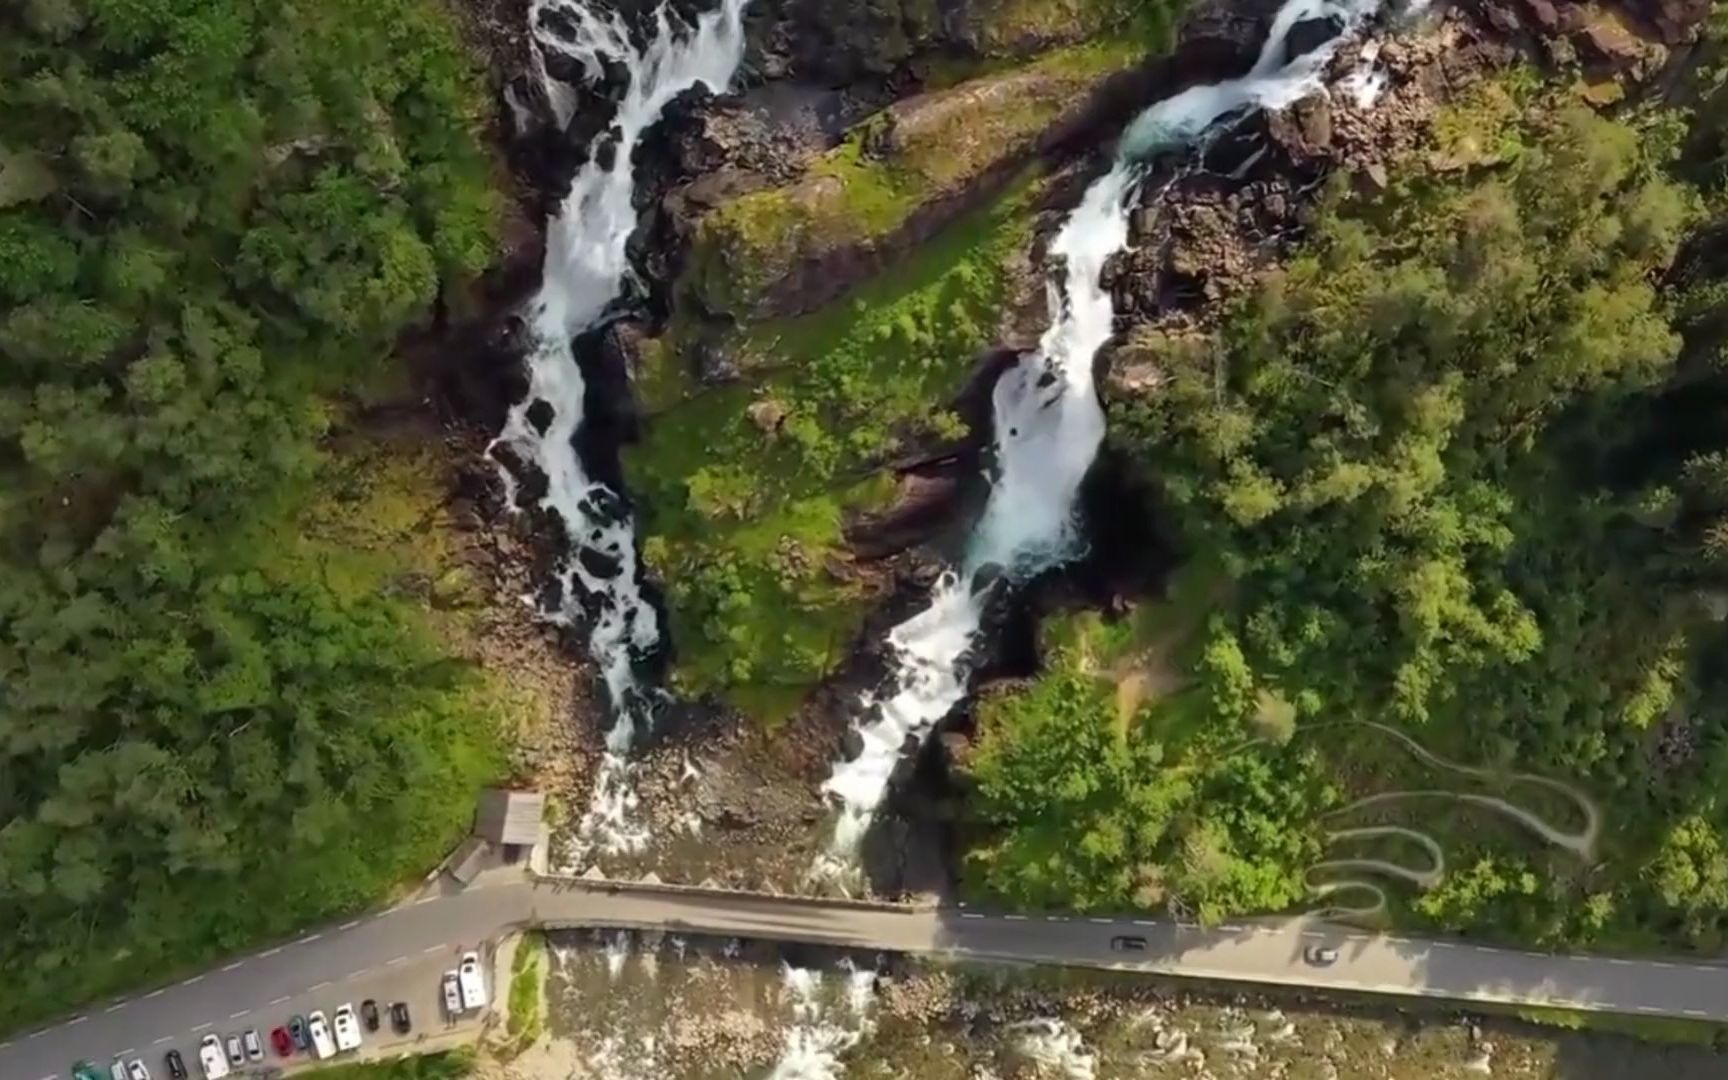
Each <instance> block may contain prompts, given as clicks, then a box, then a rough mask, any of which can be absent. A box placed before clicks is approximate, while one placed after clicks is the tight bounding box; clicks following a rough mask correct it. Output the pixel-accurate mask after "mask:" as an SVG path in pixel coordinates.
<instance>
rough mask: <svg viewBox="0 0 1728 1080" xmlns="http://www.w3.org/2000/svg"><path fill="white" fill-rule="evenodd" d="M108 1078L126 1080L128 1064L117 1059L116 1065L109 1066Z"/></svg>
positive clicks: (110, 1079)
mask: <svg viewBox="0 0 1728 1080" xmlns="http://www.w3.org/2000/svg"><path fill="white" fill-rule="evenodd" d="M108 1077H109V1080H126V1063H125V1062H124V1061H121V1060H120V1059H119V1058H115V1059H114V1063H113V1064H112V1065H109V1066H108Z"/></svg>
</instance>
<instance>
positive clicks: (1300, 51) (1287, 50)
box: [1284, 15, 1344, 63]
mask: <svg viewBox="0 0 1728 1080" xmlns="http://www.w3.org/2000/svg"><path fill="white" fill-rule="evenodd" d="M1343 32H1344V20H1343V19H1341V18H1339V17H1338V16H1336V15H1324V16H1321V17H1319V18H1315V19H1302V20H1300V21H1298V22H1297V23H1296V25H1294V26H1292V27H1291V28H1290V33H1289V34H1287V35H1286V36H1285V38H1284V62H1285V63H1289V62H1290V61H1292V60H1294V59H1296V58H1297V57H1298V56H1307V55H1308V54H1309V53H1311V52H1313V51H1314V50H1315V49H1318V48H1319V47H1320V46H1322V45H1324V44H1326V43H1327V42H1328V41H1331V40H1332V39H1333V38H1335V37H1337V36H1338V35H1339V34H1341V33H1343Z"/></svg>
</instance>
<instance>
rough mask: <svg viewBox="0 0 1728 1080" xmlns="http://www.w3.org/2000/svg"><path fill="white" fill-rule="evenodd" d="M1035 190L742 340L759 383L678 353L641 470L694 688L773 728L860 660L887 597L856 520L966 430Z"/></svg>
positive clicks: (663, 379)
mask: <svg viewBox="0 0 1728 1080" xmlns="http://www.w3.org/2000/svg"><path fill="white" fill-rule="evenodd" d="M1031 192H1032V183H1031V178H1030V177H1028V178H1026V179H1025V180H1023V181H1022V182H1020V183H1017V184H1015V185H1014V186H1012V187H1011V188H1010V189H1009V190H1008V191H1007V192H1006V193H1005V194H1004V195H1003V196H1001V197H1000V198H998V199H997V200H996V201H995V202H994V203H993V204H991V205H989V206H987V207H984V208H982V209H980V210H978V211H976V212H974V213H972V214H970V215H967V216H966V217H964V218H962V219H961V220H959V221H957V222H955V223H954V224H953V225H951V226H950V227H949V228H947V229H946V230H944V231H943V232H942V233H940V234H938V235H937V237H935V238H934V239H933V240H932V241H931V242H929V243H928V244H925V245H923V246H921V247H920V248H919V249H918V250H917V251H916V252H915V253H914V254H913V255H911V256H909V257H908V258H907V259H905V260H904V261H902V262H901V263H899V264H897V265H896V266H894V267H893V268H892V269H891V270H890V271H889V272H887V273H884V274H882V275H880V276H878V277H876V278H873V279H871V280H869V281H867V282H865V283H863V284H862V285H860V286H859V287H857V288H856V289H854V290H853V291H852V292H850V293H849V294H847V295H846V296H844V297H842V298H841V299H840V300H838V301H836V302H834V303H833V304H830V305H828V306H827V307H825V308H823V309H821V310H818V311H816V312H812V313H811V314H809V315H806V316H803V317H801V318H797V319H789V320H776V321H771V322H765V323H760V324H757V325H755V326H751V327H749V328H747V329H745V330H743V331H741V332H739V333H738V334H736V335H735V336H734V338H733V339H732V340H731V341H730V342H728V343H727V344H728V347H729V348H730V349H731V350H732V351H733V352H734V354H735V355H737V356H738V357H739V358H740V360H741V366H742V367H743V368H744V369H745V371H746V372H747V379H746V380H745V381H743V382H739V383H734V384H731V385H728V386H724V387H720V388H718V389H704V388H701V387H698V386H696V385H694V384H693V381H692V380H689V379H688V378H685V377H684V376H683V375H682V374H680V371H681V368H680V366H679V365H680V363H681V359H682V358H681V357H679V356H677V355H675V354H673V353H672V351H671V349H670V348H668V349H667V350H665V351H664V355H663V357H662V360H663V361H664V362H665V363H666V364H667V365H668V370H662V371H659V372H657V373H656V374H655V375H654V376H653V378H654V379H655V380H656V381H657V384H658V387H659V391H658V392H659V394H660V399H659V400H660V402H661V404H662V406H663V407H662V408H661V409H660V411H659V412H657V413H656V414H655V416H654V418H653V419H652V421H651V423H650V425H649V427H648V430H647V432H646V435H645V438H644V440H643V441H642V442H641V443H640V444H639V445H637V446H634V447H631V448H629V450H627V452H626V455H625V468H626V470H627V473H628V477H629V482H630V487H631V490H632V491H633V492H635V493H636V494H637V496H638V498H639V499H640V500H641V503H642V505H643V507H644V516H643V523H644V531H645V535H646V536H647V537H648V539H647V540H646V541H645V544H644V553H645V556H646V559H647V561H648V564H649V565H650V566H651V567H652V568H653V569H654V570H655V571H657V572H658V574H659V575H660V577H661V579H662V580H663V581H664V582H665V583H666V586H667V595H668V601H669V604H670V608H671V621H672V631H673V634H672V636H673V640H674V641H676V642H678V647H679V654H678V656H677V668H676V673H675V677H676V679H677V680H678V682H679V684H680V685H681V687H682V688H683V689H685V690H686V691H688V692H692V693H698V694H700V693H704V692H710V691H723V692H725V693H726V694H727V696H728V697H729V699H730V700H731V701H732V702H733V703H734V704H736V705H738V706H740V707H742V708H745V709H747V710H748V711H750V712H751V713H752V715H755V716H757V717H758V718H759V719H760V720H762V721H763V722H765V723H769V724H772V723H774V722H776V721H777V720H778V719H780V718H783V717H784V716H785V715H787V713H788V712H789V710H790V706H791V705H792V704H794V703H795V701H796V699H797V697H798V695H799V694H800V692H801V691H802V690H803V689H804V688H806V687H808V686H809V685H810V684H811V683H813V682H814V681H815V680H816V679H819V678H820V677H822V676H823V675H824V674H826V673H827V672H828V671H830V670H832V668H833V667H834V665H835V664H837V663H838V662H839V660H840V659H841V658H842V657H843V656H844V654H845V651H846V650H847V648H849V646H850V644H851V642H852V640H853V638H854V636H855V635H856V632H857V628H858V625H859V623H860V621H861V619H862V617H863V615H864V613H865V612H866V611H867V610H868V607H869V605H870V603H871V602H872V601H873V599H874V598H875V595H876V594H875V591H874V587H873V585H872V584H871V583H870V582H869V581H868V580H867V579H866V578H864V577H862V576H861V575H860V574H858V573H857V571H856V568H854V567H853V566H852V565H851V558H850V555H849V552H848V550H847V548H846V545H845V540H844V536H843V526H844V523H845V521H846V520H847V518H848V517H849V516H851V515H855V514H859V513H864V512H869V511H872V510H877V509H881V508H882V507H883V506H884V505H885V504H886V503H887V501H888V500H889V499H890V498H891V497H892V495H893V493H894V488H895V485H894V484H893V482H892V479H891V478H890V477H888V476H885V475H883V474H882V473H881V471H880V466H881V463H882V462H883V461H885V460H886V459H888V458H890V457H892V456H893V455H894V454H896V453H899V452H902V451H903V450H904V449H905V448H907V447H909V446H912V445H914V444H915V442H919V441H923V440H928V439H931V438H941V437H943V436H946V435H952V434H954V433H955V432H954V418H953V417H952V416H950V415H949V414H947V412H946V410H945V409H944V403H945V402H947V401H949V400H950V399H951V398H952V396H953V395H954V394H955V393H956V392H957V391H958V389H959V388H960V386H961V385H962V383H963V382H964V380H965V378H966V376H967V375H968V373H969V372H970V370H971V367H972V363H973V361H974V359H975V357H976V356H977V355H978V353H979V352H980V351H981V350H982V349H984V348H985V347H986V346H988V345H989V344H990V343H991V342H992V341H993V340H994V337H995V332H996V330H995V328H996V324H997V322H998V320H999V315H1000V309H1001V307H1002V304H1003V302H1004V300H1005V298H1006V295H1007V287H1008V281H1007V274H1006V271H1005V270H1004V269H1003V267H1004V265H1005V264H1006V263H1007V262H1008V261H1009V260H1010V259H1011V258H1012V257H1013V256H1014V255H1015V254H1016V253H1018V252H1019V251H1021V250H1023V248H1024V245H1025V244H1027V243H1028V242H1029V230H1030V226H1031V213H1030V205H1031ZM752 408H755V409H756V410H757V412H758V415H759V416H762V415H765V414H763V412H762V410H764V409H766V410H768V413H767V414H766V415H767V416H770V417H773V418H778V424H777V426H773V430H769V431H764V430H762V427H760V426H758V424H757V423H756V422H754V421H753V420H752V419H751V418H750V417H751V410H752ZM770 426H772V425H770Z"/></svg>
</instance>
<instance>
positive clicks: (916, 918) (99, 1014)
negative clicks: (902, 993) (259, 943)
mask: <svg viewBox="0 0 1728 1080" xmlns="http://www.w3.org/2000/svg"><path fill="white" fill-rule="evenodd" d="M530 925H540V926H547V927H579V926H580V927H619V928H636V929H655V930H666V931H670V932H673V933H689V934H709V935H716V936H722V937H747V938H762V939H767V940H775V941H797V942H807V943H812V944H824V945H835V946H844V947H848V948H855V949H865V950H876V951H884V952H905V953H917V954H927V955H937V956H942V957H947V958H954V959H966V958H971V959H979V960H996V961H1008V962H1017V963H1034V964H1060V965H1069V966H1084V967H1096V968H1113V969H1120V970H1129V971H1144V972H1148V973H1156V974H1166V975H1176V976H1182V977H1186V978H1201V979H1223V980H1231V981H1235V982H1241V983H1267V984H1277V985H1286V986H1302V987H1309V988H1315V989H1322V990H1344V991H1360V992H1371V993H1378V994H1395V995H1409V996H1424V997H1436V998H1447V999H1452V1000H1457V1001H1475V1002H1495V1003H1516V1004H1535V1005H1546V1006H1559V1007H1565V1008H1573V1009H1588V1010H1601V1011H1612V1012H1623V1013H1637V1014H1645V1015H1660V1016H1674V1017H1687V1018H1692V1019H1700V1020H1712V1021H1720V1022H1728V966H1721V965H1714V964H1700V963H1692V962H1685V961H1670V960H1660V959H1626V958H1620V957H1600V956H1582V955H1554V954H1548V953H1536V952H1526V951H1520V950H1512V949H1498V948H1490V947H1486V946H1479V945H1471V944H1467V943H1464V942H1459V941H1434V940H1425V939H1419V938H1405V937H1396V936H1388V935H1383V934H1367V933H1358V932H1355V931H1350V930H1345V929H1341V928H1335V927H1330V926H1326V925H1323V924H1317V923H1313V922H1305V921H1301V920H1290V919H1280V920H1246V921H1243V922H1241V923H1240V924H1230V925H1226V926H1224V927H1220V928H1217V929H1213V930H1199V929H1196V928H1193V927H1183V926H1178V925H1176V924H1173V923H1169V922H1164V921H1157V920H1147V919H1132V918H1119V919H1109V918H1095V917H1094V918H1088V917H1079V916H1070V917H1061V916H1050V917H1044V916H1024V915H1002V914H993V913H985V912H978V911H966V910H955V909H929V908H926V909H907V908H898V909H896V908H869V907H862V906H856V905H849V904H842V903H834V902H825V901H818V900H808V899H802V898H796V897H769V896H756V895H750V894H743V893H737V894H721V893H714V892H689V893H677V892H666V891H660V890H651V889H637V888H632V887H629V886H621V887H616V888H612V889H607V888H604V887H601V886H597V885H590V884H587V883H580V884H573V883H552V882H545V881H539V882H532V881H529V880H527V879H526V878H525V877H522V876H520V875H519V874H517V873H515V872H507V873H504V874H502V875H498V876H493V877H491V878H482V879H481V880H480V881H479V882H477V883H476V884H475V885H473V886H471V887H470V888H468V889H466V890H458V891H446V892H443V893H439V894H433V895H427V896H424V897H421V898H419V899H417V900H415V901H411V902H409V903H405V904H403V905H401V906H399V907H395V908H391V909H389V910H386V911H382V912H378V913H376V914H373V915H370V916H366V917H364V918H359V919H355V920H352V921H349V922H345V923H342V924H341V925H337V926H331V927H328V928H326V929H324V930H322V931H319V932H314V933H310V934H307V935H306V936H304V937H302V938H299V939H297V940H295V941H292V942H286V943H283V944H281V945H278V946H274V947H272V948H269V949H265V950H262V951H260V952H257V953H255V954H252V955H250V956H246V957H242V958H238V959H236V960H233V961H231V962H229V963H227V964H224V965H221V966H219V967H217V968H215V969H212V970H210V971H208V972H205V973H204V974H202V975H198V976H195V977H193V978H191V979H188V980H186V981H184V982H181V983H178V984H175V985H170V986H164V987H159V988H155V989H152V990H150V991H148V992H145V993H141V994H139V995H136V996H134V997H131V998H128V999H125V1000H121V1001H113V1002H105V1003H100V1004H97V1005H94V1006H92V1007H91V1008H90V1009H88V1010H86V1011H85V1012H82V1013H80V1014H78V1015H77V1016H75V1017H71V1018H69V1019H68V1020H66V1021H64V1022H62V1023H58V1024H55V1025H52V1026H50V1027H47V1028H43V1029H41V1030H38V1031H33V1032H20V1033H16V1034H13V1035H11V1036H9V1037H8V1038H6V1039H4V1040H0V1078H4V1080H47V1078H56V1077H57V1078H59V1080H66V1077H67V1076H68V1075H69V1069H70V1066H71V1064H72V1062H73V1061H75V1060H77V1059H79V1058H88V1059H90V1060H92V1061H95V1062H97V1063H98V1064H101V1065H104V1066H105V1065H106V1064H107V1063H108V1061H110V1060H111V1059H112V1058H113V1057H114V1056H115V1055H116V1054H119V1053H122V1052H125V1053H126V1056H128V1057H130V1056H132V1054H134V1053H136V1054H138V1055H139V1056H142V1057H143V1058H144V1059H145V1061H146V1063H147V1064H149V1065H150V1067H151V1069H152V1071H153V1072H155V1073H156V1074H157V1075H158V1076H162V1075H165V1071H161V1070H160V1065H161V1061H162V1054H163V1053H164V1052H165V1051H166V1050H167V1049H168V1048H169V1047H170V1046H176V1047H179V1049H180V1051H181V1052H182V1053H183V1054H186V1056H187V1059H188V1063H190V1062H191V1060H192V1057H193V1055H192V1053H191V1051H192V1050H193V1049H194V1048H195V1047H196V1044H197V1041H198V1039H199V1038H201V1037H202V1036H203V1035H204V1034H205V1033H206V1032H208V1031H215V1032H218V1033H226V1032H229V1031H237V1030H242V1029H244V1028H246V1027H257V1028H259V1030H260V1032H261V1033H263V1034H265V1035H267V1034H268V1030H269V1029H270V1028H271V1027H274V1026H275V1025H277V1024H280V1023H282V1022H283V1021H284V1020H286V1018H287V1017H288V1016H289V1015H291V1014H293V1013H296V1012H299V1013H305V1012H308V1011H310V1010H311V1009H313V1008H322V1009H324V1010H325V1011H326V1012H327V1013H328V1012H330V1011H332V1010H334V1009H335V1007H336V1006H337V1005H340V1004H342V1003H343V1002H348V1001H351V1002H354V1003H356V1004H358V1003H359V1002H360V1001H361V1000H362V999H364V998H367V997H373V998H376V999H378V1000H379V1001H380V1002H386V1001H393V1000H407V1001H409V1003H410V1007H411V1009H412V1010H413V1012H414V1015H415V1024H416V1029H417V1030H416V1033H415V1037H418V1036H419V1035H420V1034H423V1033H426V1032H428V1031H431V1032H436V1031H439V1030H441V1029H442V1027H443V1020H442V1017H441V1015H440V1013H439V1010H438V1008H437V1001H438V977H439V974H440V973H441V972H443V971H444V970H447V969H448V968H450V967H452V966H454V963H455V960H456V957H457V956H458V955H459V954H460V953H461V951H462V950H463V949H464V948H477V947H481V946H483V944H484V943H486V942H489V941H492V940H494V939H496V938H497V937H498V936H499V935H500V934H502V933H503V932H505V931H507V930H509V929H513V928H518V927H523V926H530ZM1119 936H1133V937H1138V938H1142V939H1144V941H1145V943H1146V947H1145V949H1144V950H1135V951H1121V950H1118V949H1115V948H1112V944H1111V942H1112V939H1113V938H1115V937H1119ZM1320 944H1326V945H1332V946H1334V947H1336V948H1337V949H1338V952H1339V956H1338V959H1337V960H1336V961H1335V962H1334V963H1332V964H1329V965H1325V966H1316V965H1314V964H1311V963H1309V962H1308V961H1307V959H1306V956H1305V952H1306V950H1307V949H1308V947H1309V946H1313V945H1320ZM496 989H497V988H496V987H494V996H496ZM382 1034H383V1033H380V1035H382ZM377 1038H378V1037H377V1036H374V1037H373V1039H374V1040H376V1039H377ZM407 1041H408V1042H409V1043H411V1042H412V1041H413V1040H412V1038H411V1039H410V1040H407Z"/></svg>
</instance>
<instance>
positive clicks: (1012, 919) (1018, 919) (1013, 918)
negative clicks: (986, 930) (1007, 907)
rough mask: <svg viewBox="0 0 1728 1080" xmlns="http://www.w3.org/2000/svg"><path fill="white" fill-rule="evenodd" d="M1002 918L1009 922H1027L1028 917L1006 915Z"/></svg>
mask: <svg viewBox="0 0 1728 1080" xmlns="http://www.w3.org/2000/svg"><path fill="white" fill-rule="evenodd" d="M1002 917H1003V918H1004V919H1007V920H1008V921H1009V922H1025V921H1026V916H1024V915H1004V916H1002Z"/></svg>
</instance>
